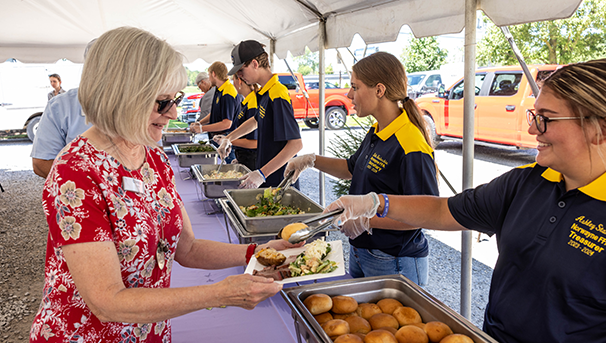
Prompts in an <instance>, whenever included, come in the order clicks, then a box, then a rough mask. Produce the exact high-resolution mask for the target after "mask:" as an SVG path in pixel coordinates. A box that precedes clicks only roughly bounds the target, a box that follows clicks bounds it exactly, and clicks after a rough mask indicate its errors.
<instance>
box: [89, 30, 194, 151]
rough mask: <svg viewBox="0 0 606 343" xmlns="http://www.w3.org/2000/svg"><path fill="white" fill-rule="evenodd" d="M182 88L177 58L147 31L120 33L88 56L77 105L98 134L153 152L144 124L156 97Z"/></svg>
mask: <svg viewBox="0 0 606 343" xmlns="http://www.w3.org/2000/svg"><path fill="white" fill-rule="evenodd" d="M186 85H187V73H186V71H185V68H184V67H183V56H182V55H181V54H180V53H178V52H177V51H175V50H174V49H173V48H172V47H171V46H170V45H169V44H168V43H166V42H165V41H163V40H161V39H159V38H157V37H156V36H154V35H153V34H151V33H149V32H147V31H144V30H141V29H137V28H133V27H120V28H117V29H114V30H110V31H107V32H106V33H104V34H103V35H101V37H99V38H98V39H97V40H96V42H95V44H94V45H93V46H92V47H91V48H90V51H88V54H87V57H86V61H85V62H84V68H83V70H82V79H81V82H80V87H79V89H78V100H79V101H80V104H81V105H82V111H83V112H84V113H85V114H86V120H87V122H90V123H92V124H93V125H95V126H96V127H97V128H98V129H99V130H100V131H101V132H103V133H104V134H106V135H108V136H109V137H111V138H115V137H121V138H124V139H125V140H127V141H129V142H131V143H134V144H144V145H148V146H154V145H156V142H155V141H154V139H153V138H152V137H151V136H150V134H149V132H148V121H149V118H150V115H151V113H152V111H153V109H154V106H155V102H156V99H157V97H158V96H159V95H161V94H169V93H174V92H177V91H179V90H181V89H183V88H184V87H185V86H186Z"/></svg>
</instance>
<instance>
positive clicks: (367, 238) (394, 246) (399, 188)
mask: <svg viewBox="0 0 606 343" xmlns="http://www.w3.org/2000/svg"><path fill="white" fill-rule="evenodd" d="M377 127H378V125H377V124H375V125H373V126H372V127H371V128H370V130H369V131H368V133H367V134H366V137H364V140H363V141H362V144H361V145H360V147H359V148H358V150H357V151H356V152H355V153H354V154H353V155H352V156H351V157H350V158H349V159H347V167H348V169H349V172H350V173H351V174H352V179H351V187H350V189H349V194H354V195H357V194H367V193H369V192H376V193H385V194H399V195H438V183H437V180H436V166H435V163H434V156H433V149H432V148H431V147H430V146H429V145H428V144H427V142H426V141H425V138H424V137H423V134H422V133H421V131H420V130H419V129H418V128H417V127H416V126H414V125H413V124H412V123H411V122H410V119H408V115H407V114H406V112H405V111H403V112H402V114H401V115H400V116H398V117H397V118H396V119H395V120H394V121H392V122H391V123H390V124H389V125H388V126H387V127H386V128H384V129H383V130H381V131H380V132H378V133H375V131H376V130H377ZM350 243H351V244H352V245H353V246H355V247H357V248H362V249H379V250H381V251H383V252H384V253H386V254H389V255H392V256H396V257H403V256H408V257H425V256H427V255H428V253H429V246H428V243H427V239H425V235H423V231H422V230H421V229H418V230H409V231H399V230H384V229H377V230H373V231H372V235H369V234H367V233H366V232H365V233H363V234H361V235H360V236H358V237H356V239H353V240H350Z"/></svg>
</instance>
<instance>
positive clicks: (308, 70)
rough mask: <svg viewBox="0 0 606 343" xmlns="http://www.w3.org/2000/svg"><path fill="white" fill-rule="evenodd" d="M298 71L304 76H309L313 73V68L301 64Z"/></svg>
mask: <svg viewBox="0 0 606 343" xmlns="http://www.w3.org/2000/svg"><path fill="white" fill-rule="evenodd" d="M297 71H298V72H299V73H301V75H303V76H305V75H309V74H311V73H312V70H311V67H310V66H307V65H305V64H299V68H298V69H297Z"/></svg>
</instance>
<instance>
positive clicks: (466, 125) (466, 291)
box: [460, 0, 478, 319]
mask: <svg viewBox="0 0 606 343" xmlns="http://www.w3.org/2000/svg"><path fill="white" fill-rule="evenodd" d="M477 9H478V0H465V74H464V79H465V80H466V81H465V84H464V86H463V87H464V89H463V118H464V119H463V152H462V154H463V189H469V188H472V187H473V158H474V152H473V148H474V123H475V115H474V111H475V69H476V19H477V12H476V11H477ZM471 250H472V246H471V231H467V230H466V231H463V232H462V233H461V309H460V313H461V315H462V316H464V317H465V318H467V319H471V271H472V270H471V266H472V256H471Z"/></svg>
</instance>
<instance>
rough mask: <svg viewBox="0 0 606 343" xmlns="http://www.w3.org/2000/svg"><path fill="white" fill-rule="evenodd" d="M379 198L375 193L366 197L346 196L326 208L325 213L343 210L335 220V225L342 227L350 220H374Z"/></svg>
mask: <svg viewBox="0 0 606 343" xmlns="http://www.w3.org/2000/svg"><path fill="white" fill-rule="evenodd" d="M379 204H380V202H379V196H378V195H377V193H375V192H370V193H368V194H365V195H344V196H342V197H340V198H339V199H337V200H336V201H335V202H333V203H332V204H330V205H328V206H326V208H325V209H324V211H323V213H327V212H331V211H334V210H338V209H340V208H342V209H343V213H341V214H340V215H339V216H337V217H336V218H335V219H333V223H334V224H335V225H338V226H341V225H343V223H345V222H346V221H348V220H352V219H357V218H360V217H366V218H372V217H374V216H375V215H376V214H377V208H379Z"/></svg>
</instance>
